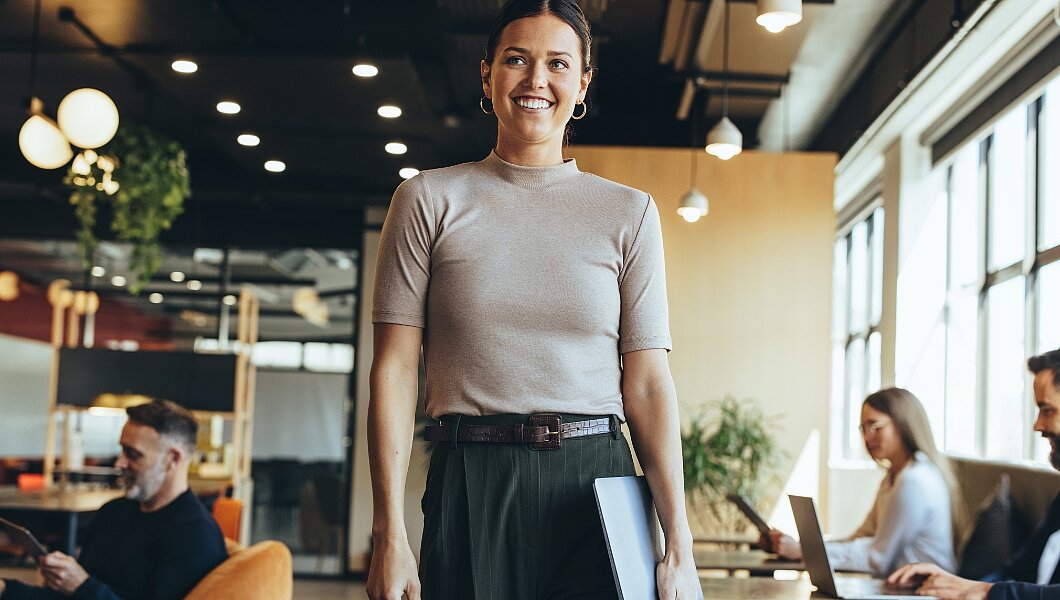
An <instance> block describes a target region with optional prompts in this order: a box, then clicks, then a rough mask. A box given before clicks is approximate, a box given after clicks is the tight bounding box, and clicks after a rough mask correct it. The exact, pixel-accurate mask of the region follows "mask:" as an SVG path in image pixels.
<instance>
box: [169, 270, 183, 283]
mask: <svg viewBox="0 0 1060 600" xmlns="http://www.w3.org/2000/svg"><path fill="white" fill-rule="evenodd" d="M169 280H170V281H172V282H173V283H180V282H181V281H184V273H181V272H180V271H173V272H172V273H170V274H169Z"/></svg>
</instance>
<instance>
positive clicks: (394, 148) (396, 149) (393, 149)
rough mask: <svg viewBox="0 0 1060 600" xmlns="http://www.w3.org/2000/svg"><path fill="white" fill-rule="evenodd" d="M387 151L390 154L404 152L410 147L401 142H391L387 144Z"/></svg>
mask: <svg viewBox="0 0 1060 600" xmlns="http://www.w3.org/2000/svg"><path fill="white" fill-rule="evenodd" d="M386 151H387V152H389V153H390V154H404V153H406V152H408V151H409V147H408V146H406V145H405V144H402V143H401V142H390V143H389V144H387V145H386Z"/></svg>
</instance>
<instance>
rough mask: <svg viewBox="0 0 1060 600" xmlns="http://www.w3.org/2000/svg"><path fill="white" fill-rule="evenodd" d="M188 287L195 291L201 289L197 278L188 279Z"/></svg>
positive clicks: (200, 283)
mask: <svg viewBox="0 0 1060 600" xmlns="http://www.w3.org/2000/svg"><path fill="white" fill-rule="evenodd" d="M188 289H189V290H191V291H193V292H197V291H199V290H201V289H202V282H201V281H199V280H198V279H189V280H188Z"/></svg>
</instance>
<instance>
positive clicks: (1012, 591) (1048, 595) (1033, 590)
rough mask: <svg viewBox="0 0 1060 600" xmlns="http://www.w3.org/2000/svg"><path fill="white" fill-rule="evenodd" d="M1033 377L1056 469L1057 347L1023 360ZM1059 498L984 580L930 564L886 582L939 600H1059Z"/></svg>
mask: <svg viewBox="0 0 1060 600" xmlns="http://www.w3.org/2000/svg"><path fill="white" fill-rule="evenodd" d="M1027 368H1028V369H1029V370H1030V372H1031V373H1033V374H1034V401H1035V403H1036V404H1037V405H1038V419H1037V420H1035V421H1034V430H1035V431H1037V432H1039V433H1041V434H1042V437H1043V438H1045V439H1047V440H1049V445H1050V446H1051V447H1052V451H1051V452H1050V453H1049V462H1050V463H1051V464H1052V465H1053V468H1054V469H1057V470H1058V471H1060V349H1057V350H1052V351H1050V352H1046V353H1045V354H1041V355H1038V356H1034V357H1031V358H1030V359H1029V360H1028V361H1027ZM1058 561H1060V495H1058V496H1057V497H1056V499H1055V500H1053V504H1052V506H1050V507H1049V512H1048V513H1047V514H1046V516H1045V519H1044V520H1042V522H1041V523H1039V524H1038V527H1037V528H1035V530H1034V532H1033V533H1032V534H1031V536H1030V538H1028V539H1027V541H1026V542H1025V543H1024V544H1023V546H1022V547H1021V548H1020V549H1019V551H1018V552H1016V554H1015V555H1014V556H1013V557H1012V559H1011V560H1010V561H1009V562H1008V563H1006V564H1005V565H1004V566H1003V567H1001V569H999V570H998V571H995V572H994V573H991V574H990V575H987V576H986V577H984V578H983V581H971V580H968V579H964V578H962V577H958V576H956V575H953V574H950V573H948V572H946V570H944V569H942V568H941V567H939V566H938V565H936V564H933V563H911V564H908V565H905V566H904V567H902V568H900V569H898V570H897V571H895V572H894V573H892V574H891V576H890V577H888V578H887V581H888V582H889V583H892V584H895V585H901V586H912V585H916V586H917V594H920V595H929V596H935V597H937V598H939V599H940V600H984V599H986V600H1060V569H1058V568H1057V562H1058Z"/></svg>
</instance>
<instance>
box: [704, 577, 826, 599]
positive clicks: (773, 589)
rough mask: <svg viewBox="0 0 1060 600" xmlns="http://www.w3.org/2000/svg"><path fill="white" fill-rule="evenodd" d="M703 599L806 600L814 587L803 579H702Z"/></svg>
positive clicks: (807, 580) (814, 594) (813, 594)
mask: <svg viewBox="0 0 1060 600" xmlns="http://www.w3.org/2000/svg"><path fill="white" fill-rule="evenodd" d="M699 581H700V583H702V584H703V597H704V598H709V599H710V600H806V599H807V598H810V597H811V596H812V597H814V598H816V597H818V595H817V594H816V593H812V594H811V590H812V589H813V587H812V586H811V585H810V580H809V579H807V578H805V577H802V578H799V579H795V580H790V581H779V580H776V579H773V578H772V577H747V578H739V577H723V578H714V577H701V578H700V579H699Z"/></svg>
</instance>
